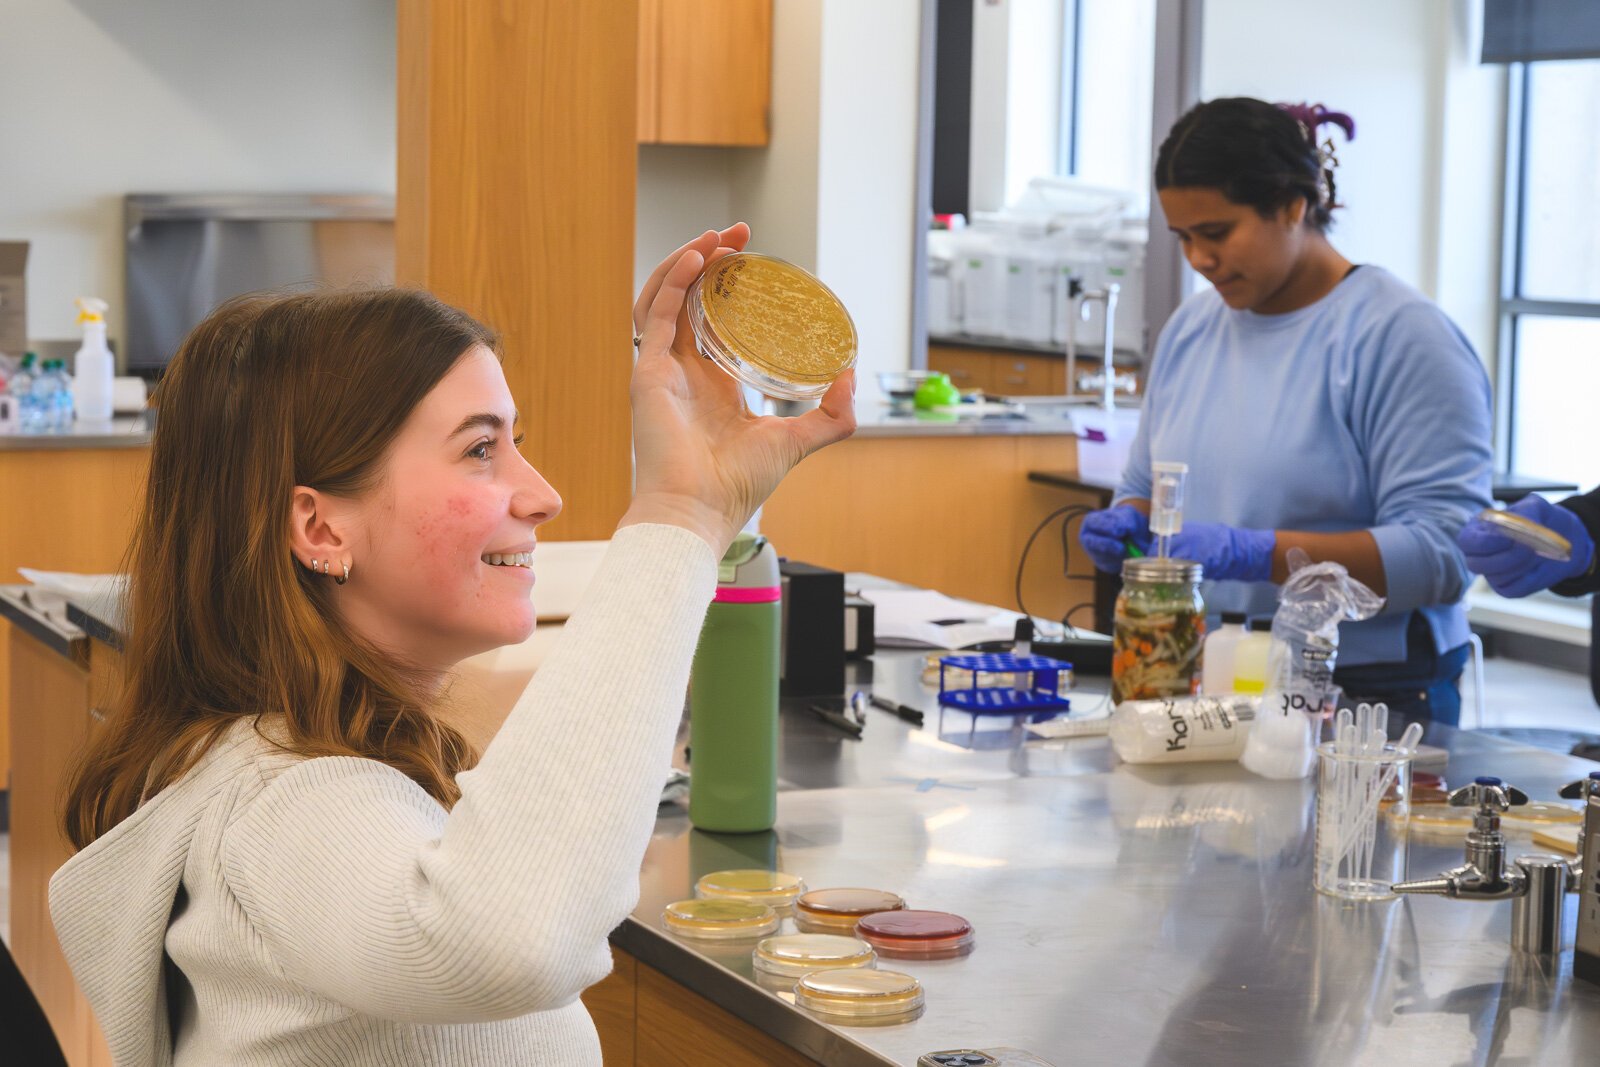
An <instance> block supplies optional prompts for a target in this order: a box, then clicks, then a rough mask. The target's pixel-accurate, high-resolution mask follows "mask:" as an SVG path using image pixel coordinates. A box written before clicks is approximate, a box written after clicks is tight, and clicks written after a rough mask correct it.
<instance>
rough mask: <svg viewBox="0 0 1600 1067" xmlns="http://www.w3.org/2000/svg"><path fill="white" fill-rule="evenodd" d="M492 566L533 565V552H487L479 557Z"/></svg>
mask: <svg viewBox="0 0 1600 1067" xmlns="http://www.w3.org/2000/svg"><path fill="white" fill-rule="evenodd" d="M478 558H479V559H481V560H483V562H485V563H487V564H488V565H489V566H491V567H532V566H533V553H532V552H485V553H484V554H483V555H482V556H480V557H478Z"/></svg>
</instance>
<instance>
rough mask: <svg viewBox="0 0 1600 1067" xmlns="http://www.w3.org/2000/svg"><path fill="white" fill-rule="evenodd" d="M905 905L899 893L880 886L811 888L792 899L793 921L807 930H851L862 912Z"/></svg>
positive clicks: (852, 930)
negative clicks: (794, 899)
mask: <svg viewBox="0 0 1600 1067" xmlns="http://www.w3.org/2000/svg"><path fill="white" fill-rule="evenodd" d="M905 906H906V902H905V900H904V898H902V897H901V896H900V895H899V894H898V893H890V892H888V891H887V890H883V889H861V888H855V887H849V888H841V889H813V890H812V891H811V892H809V893H806V894H803V895H802V896H801V897H800V899H799V900H796V901H795V903H794V921H795V925H797V926H799V927H800V929H801V930H804V931H806V932H807V933H818V934H853V933H854V932H855V928H856V922H857V921H858V920H859V919H860V918H861V917H862V916H863V915H871V914H873V913H874V912H880V911H899V910H900V909H901V908H903V907H905Z"/></svg>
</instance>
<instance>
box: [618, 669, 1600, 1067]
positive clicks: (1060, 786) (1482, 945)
mask: <svg viewBox="0 0 1600 1067" xmlns="http://www.w3.org/2000/svg"><path fill="white" fill-rule="evenodd" d="M920 660H921V654H916V653H906V652H891V653H886V654H880V656H879V657H878V662H876V663H875V664H856V665H852V667H851V671H852V675H853V676H852V678H851V681H850V685H851V686H852V687H856V686H859V685H862V684H864V683H865V682H866V681H867V680H868V679H869V678H870V677H871V675H872V674H873V673H874V672H875V673H876V675H877V677H876V678H875V679H872V682H873V684H874V686H875V688H876V689H877V690H878V691H880V692H885V693H888V694H889V695H892V696H897V697H899V698H902V699H904V700H906V702H907V703H913V704H916V705H918V706H921V707H924V708H927V709H929V712H930V714H929V715H928V718H927V720H926V724H925V728H924V729H915V728H912V727H910V726H909V725H908V724H906V723H904V722H902V721H901V720H900V719H898V718H896V717H894V716H892V715H889V714H887V713H884V712H881V711H878V710H876V709H873V710H871V711H870V712H869V713H868V714H869V716H870V717H869V719H868V721H867V724H866V729H865V736H864V738H863V740H861V741H854V740H850V739H849V738H847V737H845V735H843V734H842V733H840V732H838V731H837V730H835V729H833V728H831V727H829V726H827V725H826V724H824V723H823V722H821V721H820V720H818V719H816V718H814V717H813V716H811V715H810V714H809V713H808V712H807V711H806V710H805V706H804V702H803V701H801V702H786V705H785V708H784V711H783V714H782V716H781V719H782V741H781V767H780V778H781V782H782V787H783V792H781V793H780V795H779V801H778V826H777V829H776V830H775V831H774V832H773V833H771V834H765V835H710V834H705V833H701V832H699V831H695V830H691V829H690V827H689V823H688V819H687V816H686V815H684V814H683V813H682V811H681V810H679V809H676V808H664V809H663V812H664V814H663V815H662V816H661V817H660V818H659V819H658V821H657V825H656V833H655V837H654V839H653V840H652V842H651V845H650V848H649V851H648V854H647V856H646V860H645V865H644V872H643V880H642V892H641V896H640V902H639V906H638V908H637V909H636V910H635V912H634V914H633V917H632V918H631V919H630V920H629V921H628V922H627V923H625V924H624V925H623V926H622V927H621V928H619V929H618V930H617V931H616V933H615V934H613V940H614V941H615V942H616V943H617V944H618V945H620V946H621V947H623V948H624V949H626V950H627V951H629V952H631V953H633V954H634V955H636V956H638V957H639V958H640V959H642V960H644V961H645V962H646V963H649V964H650V965H652V966H655V967H657V968H658V969H660V970H663V971H665V972H666V973H668V974H669V975H671V976H672V977H674V978H676V979H678V980H679V981H682V982H684V983H685V984H686V985H688V986H690V987H691V988H694V989H696V990H697V991H699V992H700V993H701V994H702V995H704V996H706V997H708V998H710V999H711V1000H713V1001H715V1002H717V1003H719V1004H721V1005H722V1006H723V1007H725V1008H727V1009H728V1010H730V1011H732V1012H733V1013H734V1014H736V1015H739V1016H741V1017H742V1018H745V1019H746V1020H747V1021H750V1022H752V1023H753V1024H755V1025H757V1026H759V1027H760V1028H762V1029H763V1030H766V1031H767V1032H769V1033H771V1034H773V1035H774V1036H776V1037H779V1038H780V1039H782V1040H785V1041H787V1042H788V1043H789V1044H790V1045H792V1046H793V1047H795V1048H798V1049H799V1050H801V1051H802V1052H805V1053H806V1054H808V1055H810V1056H812V1057H813V1058H815V1059H817V1060H819V1061H821V1062H823V1063H826V1064H829V1065H830V1067H855V1065H880V1064H905V1065H911V1064H914V1063H915V1062H916V1058H917V1056H918V1055H919V1054H921V1053H924V1052H928V1051H932V1050H935V1049H940V1048H953V1047H964V1046H976V1047H984V1046H988V1045H1012V1046H1016V1047H1019V1048H1024V1049H1027V1050H1029V1051H1031V1052H1033V1053H1034V1054H1036V1055H1038V1056H1041V1057H1043V1058H1044V1059H1046V1060H1048V1061H1050V1062H1052V1063H1055V1064H1058V1065H1062V1067H1065V1065H1066V1064H1076V1063H1094V1064H1098V1063H1127V1064H1133V1063H1142V1064H1179V1063H1182V1064H1185V1065H1194V1064H1219V1065H1220V1064H1229V1065H1232V1064H1257V1063H1260V1064H1291V1063H1294V1064H1300V1063H1306V1064H1324V1063H1325V1064H1349V1063H1373V1064H1378V1063H1382V1064H1391V1063H1412V1062H1418V1063H1420V1062H1437V1063H1457V1064H1458V1063H1473V1064H1483V1063H1495V1062H1507V1063H1510V1062H1528V1063H1533V1062H1538V1063H1576V1062H1580V1061H1586V1060H1588V1059H1590V1058H1592V1057H1593V1055H1594V1053H1595V1049H1596V1048H1597V1047H1600V987H1596V986H1592V985H1587V984H1584V983H1574V982H1572V981H1571V978H1570V975H1571V948H1570V945H1571V940H1572V933H1573V926H1574V923H1575V919H1576V908H1575V907H1569V908H1568V912H1567V929H1566V941H1567V944H1568V946H1569V947H1568V949H1567V951H1566V952H1565V953H1564V955H1563V956H1562V957H1561V958H1560V959H1559V960H1558V961H1556V962H1554V963H1553V964H1543V965H1541V964H1540V963H1538V962H1536V961H1533V960H1531V959H1528V958H1525V957H1519V956H1517V955H1516V954H1514V953H1512V952H1511V951H1510V948H1509V923H1510V912H1511V905H1510V903H1509V902H1505V903H1497V904H1481V903H1463V902H1459V901H1451V900H1446V899H1442V898H1431V897H1428V898H1409V899H1405V900H1401V901H1396V902H1392V903H1387V904H1375V905H1365V906H1355V905H1344V904H1341V903H1339V902H1336V901H1333V900H1329V899H1326V898H1323V897H1320V896H1319V895H1318V894H1316V893H1315V892H1314V891H1313V890H1312V888H1311V854H1312V837H1311V834H1312V817H1311V810H1312V803H1313V793H1314V790H1313V786H1312V783H1311V782H1309V781H1304V782H1287V783H1284V782H1269V781H1266V780H1264V779H1260V778H1256V777H1254V776H1252V775H1250V774H1249V773H1247V772H1245V771H1244V770H1243V769H1242V768H1240V767H1239V766H1238V765H1237V764H1225V763H1216V764H1188V765H1175V766H1165V767H1140V768H1135V767H1131V766H1127V765H1120V764H1119V763H1118V761H1117V760H1116V758H1115V755H1114V754H1113V753H1112V751H1111V749H1110V745H1109V743H1108V742H1107V741H1106V740H1105V739H1103V738H1101V739H1079V740H1071V741H1056V742H1030V743H1027V744H1016V743H1014V742H1015V741H1016V740H1017V739H1016V738H1014V737H1010V736H1008V735H1007V734H1006V733H1005V732H1004V731H1001V732H999V733H997V734H995V735H993V736H992V737H989V738H988V746H989V747H981V748H980V749H978V750H976V751H974V750H971V749H968V748H966V747H963V745H962V744H958V743H956V742H958V741H964V739H965V736H966V732H965V722H966V720H965V718H964V717H962V718H961V720H960V721H959V722H958V721H957V720H956V719H955V717H954V716H953V715H951V714H950V713H946V715H945V717H944V720H943V723H942V726H941V720H940V717H939V715H938V713H937V712H936V711H934V710H933V709H934V708H935V703H934V701H933V699H932V695H931V693H929V692H927V691H926V690H924V689H922V688H921V686H920V684H919V683H918V681H917V674H918V672H919V667H920ZM1085 682H1086V684H1085V686H1084V689H1085V691H1086V693H1085V695H1083V696H1082V697H1080V698H1079V699H1080V700H1081V701H1082V702H1083V707H1087V705H1090V704H1094V703H1096V702H1097V701H1099V700H1100V698H1098V697H1097V696H1095V695H1093V694H1098V693H1100V692H1103V685H1094V684H1092V683H1091V682H1090V681H1089V680H1085ZM1080 710H1081V709H1080ZM941 734H943V736H944V739H943V740H941V739H940V735H941ZM978 736H979V738H980V739H982V737H983V735H978ZM1426 740H1427V741H1428V742H1429V743H1430V744H1434V745H1438V746H1440V747H1443V748H1445V749H1447V750H1449V751H1450V753H1451V760H1450V764H1449V768H1448V771H1447V773H1448V775H1449V777H1450V778H1451V780H1452V781H1465V780H1467V779H1469V778H1470V777H1471V776H1473V775H1476V774H1487V773H1494V774H1499V775H1502V776H1504V777H1506V778H1507V779H1508V780H1510V781H1512V782H1514V783H1516V784H1517V785H1519V786H1521V787H1522V788H1524V789H1526V790H1527V791H1528V792H1529V793H1530V794H1532V795H1533V796H1534V797H1535V798H1540V799H1549V798H1553V797H1554V794H1555V789H1556V787H1558V786H1559V785H1561V784H1562V783H1563V782H1566V781H1568V780H1570V779H1572V778H1576V777H1578V776H1579V775H1580V774H1581V773H1583V772H1585V771H1587V770H1590V769H1593V766H1594V765H1593V764H1591V763H1587V762H1586V761H1582V760H1577V759H1573V758H1570V757H1565V756H1558V755H1555V754H1553V753H1548V752H1544V751H1541V750H1538V749H1532V748H1526V747H1522V746H1517V745H1512V744H1509V743H1507V742H1503V741H1499V740H1497V739H1495V738H1491V737H1485V736H1479V735H1474V734H1472V733H1470V732H1458V731H1456V730H1453V729H1451V728H1449V727H1445V726H1432V727H1430V728H1429V731H1428V734H1427V737H1426ZM1536 850H1537V849H1535V848H1534V847H1533V846H1532V845H1531V843H1530V842H1529V841H1528V840H1527V839H1514V843H1513V850H1512V851H1513V853H1514V854H1516V853H1520V852H1528V851H1536ZM1460 856H1461V846H1460V842H1459V841H1455V840H1451V839H1448V838H1447V839H1443V840H1440V841H1434V840H1431V839H1427V840H1425V839H1422V838H1419V837H1416V836H1413V840H1412V847H1411V865H1410V869H1411V871H1413V872H1415V873H1417V874H1424V873H1428V872H1432V871H1435V870H1439V869H1442V868H1444V867H1447V866H1450V865H1452V864H1454V863H1457V862H1459V861H1460ZM767 865H775V866H776V867H777V868H779V869H781V870H785V871H789V872H791V873H794V874H798V875H801V876H802V877H804V878H805V879H806V882H807V884H808V885H810V886H811V887H813V888H817V887H825V886H830V885H864V886H876V887H880V888H885V889H892V890H894V891H897V892H899V893H901V894H902V895H904V896H905V897H906V898H907V900H908V902H909V903H910V905H911V906H912V907H922V908H933V909H938V910H947V911H954V912H957V913H959V914H961V915H964V916H966V917H967V918H968V919H969V920H971V922H972V923H973V926H974V927H975V929H976V935H977V948H976V950H975V951H974V952H973V953H972V955H970V956H969V957H967V958H964V959H955V960H939V961H928V962H920V961H897V960H887V959H885V960H882V961H880V964H879V965H880V966H881V967H886V968H894V969H899V970H904V971H907V972H909V973H911V974H914V975H916V976H917V977H918V978H919V979H921V980H922V982H923V984H924V986H925V988H926V991H927V1008H926V1011H925V1013H924V1014H923V1015H922V1017H920V1018H918V1019H916V1020H914V1021H912V1022H909V1023H905V1024H901V1025H897V1026H888V1027H870V1028H861V1027H841V1026H835V1025H831V1024H827V1023H823V1022H821V1021H820V1020H819V1019H818V1018H817V1017H816V1016H813V1015H810V1014H809V1013H807V1012H805V1011H803V1010H802V1009H799V1008H797V1007H795V1006H794V1005H793V1004H792V1003H790V1002H785V1001H784V1000H783V999H780V997H778V996H776V995H774V994H770V993H767V992H765V991H763V990H762V989H760V988H759V987H757V986H756V985H754V984H753V983H752V981H751V969H750V962H749V952H750V948H751V947H752V944H751V943H750V942H743V943H738V944H735V945H729V946H726V947H722V946H717V947H711V948H707V947H704V946H702V945H699V944H695V943H692V942H689V941H685V940H681V939H678V938H676V937H674V936H673V935H671V934H669V933H667V932H666V931H665V930H664V929H663V927H662V925H661V922H660V914H661V910H662V908H663V906H664V905H666V904H667V903H669V902H671V901H673V900H677V899H681V898H684V897H688V896H690V895H692V887H693V885H694V882H695V880H696V879H697V878H698V877H699V876H700V875H702V874H705V873H707V872H708V871H712V870H718V869H723V868H728V867H739V866H767ZM1568 899H1569V901H1574V900H1575V898H1571V897H1569V898H1568ZM784 929H785V931H789V930H791V929H792V920H785V924H784Z"/></svg>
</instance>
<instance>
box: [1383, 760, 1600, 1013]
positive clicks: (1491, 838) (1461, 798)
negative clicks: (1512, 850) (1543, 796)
mask: <svg viewBox="0 0 1600 1067" xmlns="http://www.w3.org/2000/svg"><path fill="white" fill-rule="evenodd" d="M1561 795H1562V796H1563V797H1566V798H1568V799H1579V798H1582V799H1584V800H1586V801H1587V803H1586V806H1585V811H1584V827H1583V830H1582V831H1581V832H1580V834H1579V837H1578V862H1577V863H1576V864H1573V863H1571V862H1569V861H1568V860H1566V859H1564V858H1563V857H1561V856H1553V855H1547V854H1545V853H1533V854H1530V855H1525V856H1518V857H1517V858H1516V860H1515V861H1514V862H1513V863H1511V864H1509V865H1508V864H1507V863H1506V839H1505V835H1504V834H1503V833H1501V832H1500V815H1501V813H1502V812H1505V811H1507V810H1508V809H1510V808H1512V807H1515V806H1517V805H1520V804H1526V803H1527V802H1528V796H1527V794H1526V793H1524V792H1523V791H1522V790H1520V789H1518V788H1516V787H1515V786H1513V785H1508V784H1506V783H1505V782H1502V781H1501V780H1500V779H1498V778H1492V777H1483V778H1478V779H1476V780H1475V781H1474V782H1473V783H1472V784H1471V785H1469V786H1464V787H1462V788H1461V789H1457V790H1455V791H1454V792H1452V793H1451V794H1450V803H1451V804H1453V805H1456V806H1458V807H1468V806H1475V807H1477V809H1478V811H1477V814H1476V815H1475V816H1473V820H1472V831H1471V832H1470V833H1468V834H1467V856H1466V862H1465V863H1463V864H1462V865H1461V866H1459V867H1452V868H1451V869H1450V870H1448V871H1445V872H1443V873H1442V874H1439V875H1436V876H1434V877H1432V878H1419V879H1416V880H1414V881H1410V882H1399V883H1397V884H1396V885H1395V886H1394V891H1395V892H1396V893H1424V894H1433V895H1436V896H1446V897H1455V898H1456V899H1457V900H1505V899H1507V898H1510V899H1511V901H1512V904H1511V945H1512V947H1513V948H1516V949H1518V950H1520V951H1523V952H1532V953H1537V954H1539V955H1542V956H1554V955H1559V954H1560V952H1561V931H1562V922H1563V919H1564V917H1565V910H1566V900H1567V894H1568V893H1572V892H1576V893H1578V894H1579V909H1580V910H1579V917H1578V945H1577V949H1576V951H1575V952H1574V955H1573V973H1574V974H1575V975H1576V976H1578V977H1580V978H1586V979H1587V980H1589V981H1593V982H1600V877H1596V875H1597V873H1600V857H1597V855H1596V853H1597V852H1600V771H1596V772H1595V773H1593V774H1591V775H1590V776H1589V777H1588V778H1586V779H1583V780H1581V781H1577V782H1571V783H1569V784H1567V785H1566V786H1563V787H1562V789H1561ZM1585 871H1588V872H1590V874H1589V878H1588V880H1587V882H1586V881H1585V878H1584V872H1585Z"/></svg>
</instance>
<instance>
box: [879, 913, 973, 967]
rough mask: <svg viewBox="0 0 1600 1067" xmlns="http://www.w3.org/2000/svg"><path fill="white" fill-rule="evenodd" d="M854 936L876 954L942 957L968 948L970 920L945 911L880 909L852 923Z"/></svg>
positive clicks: (923, 957) (951, 955) (906, 956)
mask: <svg viewBox="0 0 1600 1067" xmlns="http://www.w3.org/2000/svg"><path fill="white" fill-rule="evenodd" d="M856 936H857V937H859V938H860V939H861V940H863V941H865V942H866V943H867V944H869V945H871V946H872V947H873V948H874V949H876V950H877V952H878V954H879V955H880V956H885V957H895V958H898V959H918V960H944V959H952V958H954V957H956V956H965V955H966V954H967V953H969V952H971V951H972V924H971V923H969V922H967V920H965V919H963V918H962V917H961V916H959V915H952V914H951V913H950V912H948V911H911V910H901V911H882V912H878V913H877V914H875V915H866V916H863V917H862V918H861V921H860V922H858V923H856Z"/></svg>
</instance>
